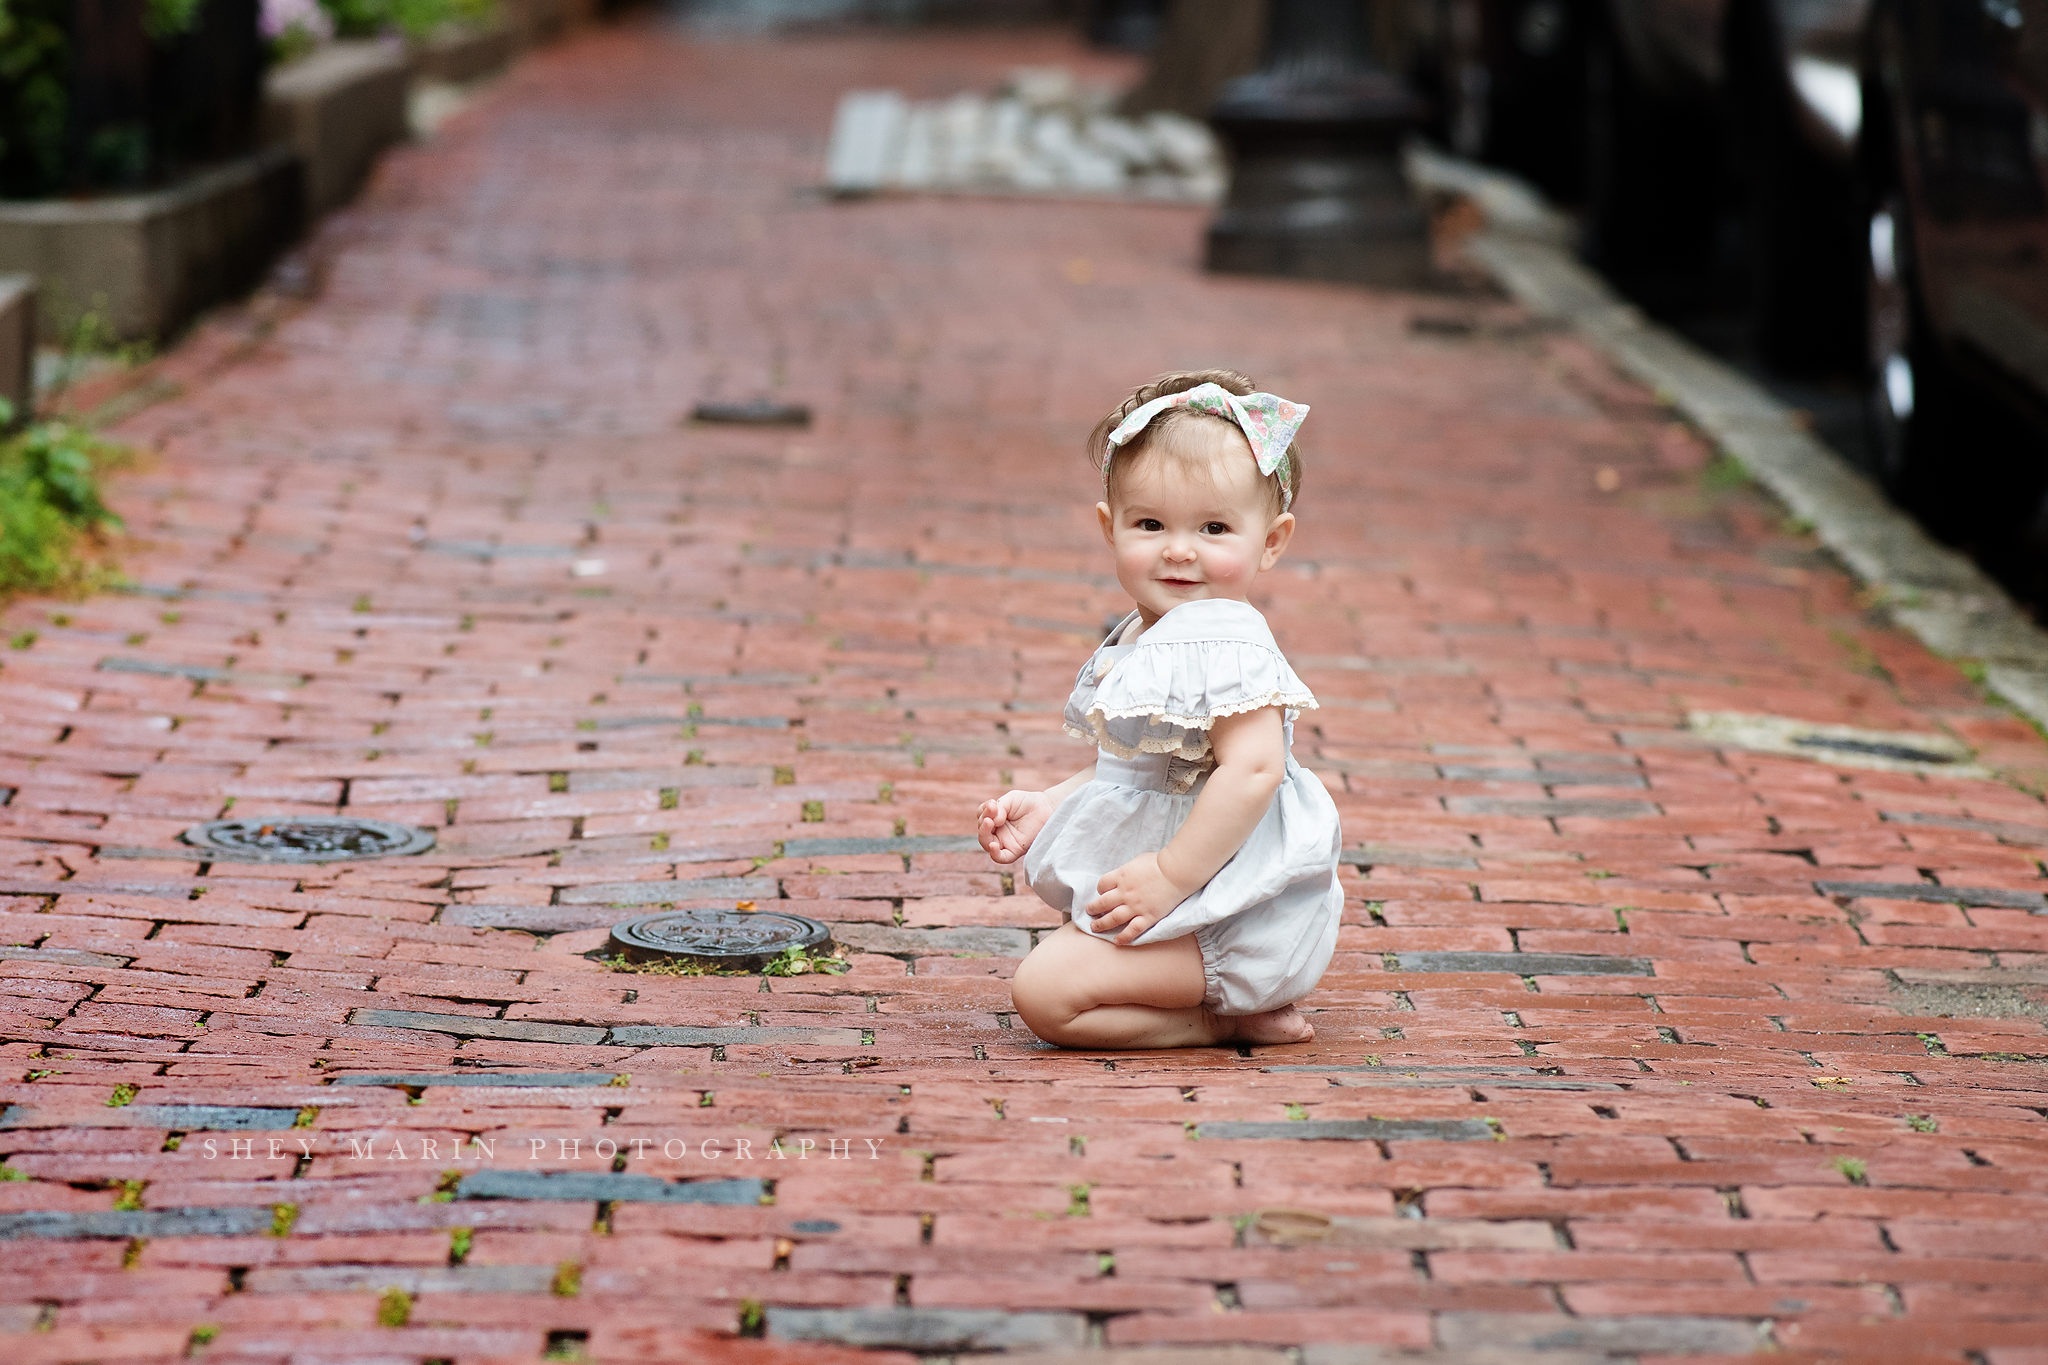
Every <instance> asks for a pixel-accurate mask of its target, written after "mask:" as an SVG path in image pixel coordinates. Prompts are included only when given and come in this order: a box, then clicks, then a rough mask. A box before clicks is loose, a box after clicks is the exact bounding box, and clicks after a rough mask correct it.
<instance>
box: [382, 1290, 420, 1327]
mask: <svg viewBox="0 0 2048 1365" xmlns="http://www.w3.org/2000/svg"><path fill="white" fill-rule="evenodd" d="M410 1321H412V1295H410V1294H408V1293H406V1292H405V1291H404V1290H403V1289H400V1288H399V1287H398V1286H397V1285H395V1284H394V1285H392V1286H391V1287H390V1288H389V1289H387V1290H385V1291H384V1293H383V1294H382V1295H381V1296H380V1297H379V1298H378V1300H377V1325H378V1326H379V1327H403V1326H405V1324H406V1323H408V1322H410Z"/></svg>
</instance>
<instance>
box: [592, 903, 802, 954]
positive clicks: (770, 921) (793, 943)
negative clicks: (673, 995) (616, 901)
mask: <svg viewBox="0 0 2048 1365" xmlns="http://www.w3.org/2000/svg"><path fill="white" fill-rule="evenodd" d="M831 941H832V931H831V930H830V929H828V928H826V927H825V926H824V925H822V924H820V923H819V922H818V921H816V920H814V919H805V918H804V917H803V916H802V915H789V914H784V913H783V912H782V911H779V910H664V911H662V912H661V913H660V914H656V915H640V916H637V917H635V918H633V919H629V920H627V921H626V922H625V923H623V924H616V925H613V926H612V936H611V943H610V945H609V946H610V950H611V951H612V952H615V953H618V954H621V955H623V956H625V957H627V958H630V959H632V960H633V961H635V962H654V961H660V960H662V959H664V958H679V957H680V958H696V959H700V960H702V961H705V962H715V963H718V964H719V965H721V966H731V967H753V966H759V965H761V964H763V963H765V962H767V961H769V960H770V959H772V958H775V957H778V956H780V955H781V954H783V953H785V952H787V951H788V950H789V949H791V948H823V947H824V946H825V945H827V944H829V943H830V942H831Z"/></svg>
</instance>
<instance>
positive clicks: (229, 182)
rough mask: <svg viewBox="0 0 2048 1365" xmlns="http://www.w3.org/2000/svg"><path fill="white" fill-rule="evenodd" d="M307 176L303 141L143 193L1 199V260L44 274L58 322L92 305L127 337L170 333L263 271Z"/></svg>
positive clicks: (4, 267) (299, 202)
mask: <svg viewBox="0 0 2048 1365" xmlns="http://www.w3.org/2000/svg"><path fill="white" fill-rule="evenodd" d="M302 185H303V178H302V175H301V166H300V162H299V155H298V153H297V152H295V151H293V150H292V149H290V148H288V147H272V148H269V149H268V150H265V151H261V152H258V153H256V154H255V155H253V156H246V157H241V158H238V159H237V160H234V161H230V162H227V163H225V164H224V165H220V166H217V167H215V168H213V169H211V170H208V171H204V172H201V173H200V174H198V175H195V176H192V177H191V178H189V179H187V180H184V181H181V182H180V183H178V184H176V185H172V186H170V187H169V188H166V189H161V190H152V191H149V192H146V193H142V194H119V195H107V196H105V197H103V198H99V199H66V200H35V201H28V202H24V201H12V202H4V203H0V272H16V271H18V272H22V273H25V274H31V275H34V276H36V277H37V278H38V279H39V280H40V281H41V290H40V292H41V296H42V300H41V301H42V313H43V318H44V320H45V323H46V325H49V326H51V327H53V328H55V329H57V330H60V331H61V330H62V329H65V328H67V327H69V326H70V325H72V324H73V323H75V322H76V321H77V319H78V316H79V315H80V314H81V313H83V312H85V311H87V310H88V309H92V310H95V311H97V312H99V313H100V314H101V316H102V317H104V318H105V319H106V321H107V323H108V325H109V326H110V327H111V328H112V329H113V331H114V332H115V333H117V334H118V335H120V336H122V337H157V336H163V335H165V334H167V333H169V332H171V331H173V330H174V329H176V328H177V326H178V325H179V324H180V323H182V322H184V321H185V320H186V319H188V318H190V317H191V316H192V315H193V314H194V313H196V312H198V311H199V310H200V309H201V308H204V307H205V306H206V305H208V304H210V303H214V302H216V301H218V300H220V299H223V298H227V297H230V296H231V295H234V294H237V293H240V292H242V291H243V290H245V289H248V288H250V287H251V286H253V285H254V284H255V283H256V282H257V281H258V280H259V279H261V278H262V275H263V272H264V270H265V269H267V268H268V266H269V264H270V261H271V258H272V257H273V256H274V255H275V254H276V253H277V251H278V249H279V248H281V247H282V246H284V245H285V244H286V243H288V242H290V241H291V239H292V238H293V237H294V236H296V235H297V233H298V230H299V226H300V223H301V222H302V221H303V220H302V217H301V214H302V213H303V209H304V196H305V191H304V189H303V188H302Z"/></svg>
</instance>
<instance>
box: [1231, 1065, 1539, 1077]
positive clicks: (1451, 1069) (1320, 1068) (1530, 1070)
mask: <svg viewBox="0 0 2048 1365" xmlns="http://www.w3.org/2000/svg"><path fill="white" fill-rule="evenodd" d="M1259 1070H1261V1071H1307V1072H1314V1073H1317V1074H1323V1073H1326V1072H1327V1073H1340V1074H1341V1073H1343V1072H1347V1071H1358V1072H1364V1073H1365V1074H1367V1075H1374V1076H1410V1075H1417V1074H1420V1075H1425V1076H1426V1075H1429V1074H1430V1073H1432V1072H1447V1073H1452V1074H1455V1075H1459V1076H1536V1075H1540V1074H1541V1073H1540V1072H1538V1071H1537V1070H1536V1068H1535V1067H1533V1066H1483V1065H1482V1066H1402V1065H1401V1064H1400V1063H1398V1062H1397V1063H1395V1064H1394V1065H1392V1066H1385V1065H1379V1064H1374V1065H1366V1064H1363V1063H1360V1064H1355V1065H1354V1064H1352V1063H1348V1062H1301V1063H1295V1064H1292V1065H1285V1066H1262V1067H1260V1068H1259Z"/></svg>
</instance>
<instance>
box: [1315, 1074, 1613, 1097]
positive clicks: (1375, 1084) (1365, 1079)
mask: <svg viewBox="0 0 2048 1365" xmlns="http://www.w3.org/2000/svg"><path fill="white" fill-rule="evenodd" d="M1330 1083H1331V1084H1332V1085H1339V1086H1350V1087H1352V1088H1354V1089H1362V1090H1379V1089H1386V1090H1484V1091H1486V1092H1488V1093H1489V1094H1490V1093H1492V1092H1493V1091H1496V1090H1625V1089H1627V1088H1628V1087H1626V1086H1620V1085H1613V1084H1610V1083H1608V1082H1606V1081H1567V1080H1561V1079H1559V1078H1557V1077H1555V1076H1536V1077H1532V1078H1524V1079H1519V1080H1518V1079H1510V1078H1492V1077H1486V1076H1469V1077H1467V1078H1465V1079H1464V1080H1454V1079H1450V1078H1447V1077H1441V1076H1439V1077H1435V1078H1430V1077H1420V1076H1418V1077H1415V1078H1413V1079H1410V1078H1409V1077H1406V1076H1403V1075H1400V1074H1398V1073H1396V1074H1394V1075H1391V1076H1338V1077H1332V1078H1331V1081H1330Z"/></svg>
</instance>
